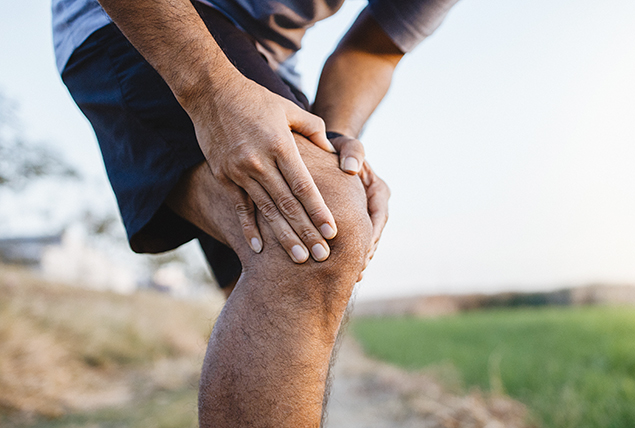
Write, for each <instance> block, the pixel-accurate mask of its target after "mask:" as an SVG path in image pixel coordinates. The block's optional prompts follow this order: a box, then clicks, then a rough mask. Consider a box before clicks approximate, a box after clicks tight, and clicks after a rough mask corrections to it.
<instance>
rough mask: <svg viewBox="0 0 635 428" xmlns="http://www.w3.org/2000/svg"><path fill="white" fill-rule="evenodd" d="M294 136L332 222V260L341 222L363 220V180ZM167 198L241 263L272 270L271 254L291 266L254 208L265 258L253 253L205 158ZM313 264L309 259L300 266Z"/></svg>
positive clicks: (365, 218)
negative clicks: (335, 230)
mask: <svg viewBox="0 0 635 428" xmlns="http://www.w3.org/2000/svg"><path fill="white" fill-rule="evenodd" d="M295 137H296V143H297V144H298V148H299V150H300V154H301V156H302V159H303V161H304V162H305V164H306V166H307V168H308V169H309V172H310V173H311V175H312V177H313V179H314V181H315V183H316V185H317V186H318V189H319V190H320V192H321V193H322V196H323V197H324V200H325V202H326V203H327V205H328V206H329V209H330V210H331V212H332V213H333V215H334V217H335V220H336V222H337V224H338V236H337V237H336V238H335V239H333V240H331V241H329V245H330V246H331V249H332V252H331V254H332V256H333V255H334V254H335V257H331V258H330V259H336V258H337V257H338V256H337V247H338V244H339V241H341V240H342V238H343V237H344V239H347V237H346V235H347V229H348V227H347V226H349V225H350V224H351V223H355V222H364V223H365V222H368V221H369V219H368V213H367V210H366V194H365V191H364V188H363V185H362V183H361V180H360V179H359V177H358V176H351V175H349V174H346V173H344V172H342V171H341V170H340V168H339V166H338V156H337V155H336V154H333V153H329V152H326V151H324V150H322V149H320V148H318V147H317V146H315V145H314V144H313V143H311V142H310V141H309V140H308V139H306V138H305V137H303V136H301V135H298V134H295ZM167 202H168V205H169V206H170V207H171V208H172V209H173V210H174V211H175V212H177V213H178V214H179V215H181V216H182V217H184V218H186V219H187V220H188V221H190V222H192V223H193V224H195V225H196V226H197V227H199V228H200V229H201V230H203V231H205V232H206V233H207V234H209V235H210V236H213V237H214V238H215V239H217V240H219V241H220V242H222V243H224V244H225V245H227V246H229V247H230V248H232V249H233V250H234V251H235V252H236V253H237V255H238V257H239V258H240V261H241V263H242V265H243V267H244V268H250V267H253V266H254V265H255V264H258V262H259V261H264V262H266V263H267V264H269V265H268V268H267V269H269V270H270V271H275V270H276V269H275V267H274V266H271V265H270V263H271V260H272V257H273V258H274V259H275V260H278V261H279V262H280V263H281V264H282V265H284V266H286V265H289V266H293V265H294V263H293V262H292V261H291V259H290V258H289V256H288V255H287V253H286V252H285V251H284V249H282V247H281V246H280V244H279V243H278V241H277V239H276V237H275V235H274V234H273V231H272V230H271V228H270V227H269V225H268V223H267V222H266V221H265V220H264V218H263V217H262V215H261V214H260V213H258V226H259V227H260V231H261V234H262V237H263V240H264V245H263V254H265V257H255V253H254V252H253V251H252V250H251V249H250V248H249V246H248V245H247V242H246V240H245V238H244V235H243V233H242V228H241V225H240V224H239V221H238V217H237V215H236V212H235V208H234V206H233V203H232V201H231V200H230V199H229V198H228V197H227V194H226V190H225V188H224V187H223V185H222V184H221V183H220V182H218V180H216V179H215V178H214V176H213V175H212V173H211V171H210V169H209V167H208V166H207V164H206V163H201V164H199V165H197V166H196V167H194V168H193V169H192V170H190V171H189V172H188V174H187V175H185V176H184V178H183V179H182V180H181V181H180V182H179V184H178V185H177V186H176V187H175V189H174V191H172V192H171V193H170V195H169V197H168V199H167ZM351 229H352V228H351ZM364 245H366V244H364ZM315 263H316V262H314V261H312V259H309V261H307V263H305V265H306V264H315Z"/></svg>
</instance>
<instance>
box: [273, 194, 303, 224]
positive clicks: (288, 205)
mask: <svg viewBox="0 0 635 428" xmlns="http://www.w3.org/2000/svg"><path fill="white" fill-rule="evenodd" d="M278 206H279V207H280V211H282V212H283V213H284V215H285V216H287V217H289V218H292V219H296V218H298V217H299V216H300V215H301V214H302V212H303V209H302V205H300V203H299V202H298V200H297V199H296V198H295V197H293V196H291V195H285V196H282V197H280V199H278Z"/></svg>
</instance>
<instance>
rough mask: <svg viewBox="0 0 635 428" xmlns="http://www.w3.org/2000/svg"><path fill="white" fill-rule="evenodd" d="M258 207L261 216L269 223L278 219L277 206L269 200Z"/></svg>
mask: <svg viewBox="0 0 635 428" xmlns="http://www.w3.org/2000/svg"><path fill="white" fill-rule="evenodd" d="M258 208H259V209H260V212H261V213H262V216H263V217H264V218H265V220H267V221H268V222H269V223H271V222H274V221H275V220H277V219H278V217H280V213H279V212H278V208H277V207H276V205H275V204H274V203H273V202H271V201H267V202H265V203H263V204H262V205H261V206H259V207H258Z"/></svg>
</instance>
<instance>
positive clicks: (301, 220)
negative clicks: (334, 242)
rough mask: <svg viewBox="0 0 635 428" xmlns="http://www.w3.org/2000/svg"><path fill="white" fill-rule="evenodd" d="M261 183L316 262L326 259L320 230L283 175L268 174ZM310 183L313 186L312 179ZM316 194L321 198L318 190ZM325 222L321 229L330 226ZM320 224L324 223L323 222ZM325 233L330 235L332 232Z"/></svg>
mask: <svg viewBox="0 0 635 428" xmlns="http://www.w3.org/2000/svg"><path fill="white" fill-rule="evenodd" d="M309 178H310V175H309ZM261 185H262V187H263V188H264V190H265V191H266V192H267V193H268V195H269V197H270V198H271V199H272V200H273V202H274V203H275V206H276V207H277V210H278V212H279V213H281V214H282V217H283V219H284V220H285V221H286V222H287V223H288V224H289V225H290V226H291V228H292V229H293V231H295V233H296V234H297V236H298V237H299V238H300V240H301V241H302V242H303V243H304V245H305V246H306V248H309V249H310V251H311V255H312V256H313V258H314V259H315V260H316V261H318V262H321V261H324V260H326V259H327V258H328V256H329V254H330V248H329V246H328V244H327V243H326V241H325V240H324V238H323V236H322V233H321V231H318V229H317V228H316V227H315V225H314V224H313V223H312V221H311V219H310V218H309V216H308V214H307V212H306V211H305V207H304V206H303V205H302V203H301V202H300V200H299V199H298V198H297V197H296V195H294V193H293V192H292V190H291V189H290V188H289V185H288V184H287V182H286V181H285V179H284V177H283V176H281V175H280V174H277V175H276V176H269V177H268V178H267V180H266V181H263V182H261ZM310 185H312V186H313V187H315V184H314V183H313V180H312V179H311V182H310ZM307 186H308V184H307ZM316 190H317V188H316ZM317 196H318V197H319V198H320V199H321V195H320V194H319V192H318V193H317ZM325 224H327V227H322V228H321V229H323V230H326V229H327V228H328V227H330V226H329V225H328V223H325ZM322 225H324V223H323V224H322ZM325 234H327V235H329V236H330V235H332V232H329V233H325Z"/></svg>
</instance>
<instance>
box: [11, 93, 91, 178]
mask: <svg viewBox="0 0 635 428" xmlns="http://www.w3.org/2000/svg"><path fill="white" fill-rule="evenodd" d="M43 177H59V178H71V179H77V178H79V173H78V172H77V170H76V169H75V168H73V167H72V166H70V165H69V164H68V163H66V161H64V160H63V158H62V157H61V156H60V155H59V154H58V153H57V152H55V151H54V150H52V149H51V148H49V147H46V146H45V145H44V144H42V143H41V142H32V141H26V140H25V139H24V137H23V136H22V134H21V132H20V129H19V126H18V119H17V116H16V109H15V103H13V102H11V101H10V100H8V99H7V98H6V97H5V96H4V95H3V94H2V93H0V189H3V188H9V189H12V190H19V189H22V188H23V187H24V186H26V185H27V184H28V183H30V182H32V181H34V180H36V179H39V178H43Z"/></svg>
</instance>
